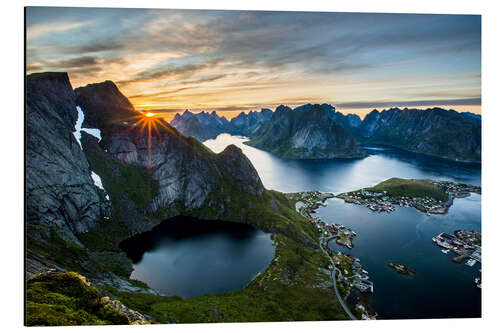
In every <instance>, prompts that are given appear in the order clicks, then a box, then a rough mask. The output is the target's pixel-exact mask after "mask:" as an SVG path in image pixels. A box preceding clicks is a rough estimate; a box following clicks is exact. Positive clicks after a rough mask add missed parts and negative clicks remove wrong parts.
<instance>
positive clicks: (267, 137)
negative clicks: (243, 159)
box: [247, 104, 366, 159]
mask: <svg viewBox="0 0 500 333" xmlns="http://www.w3.org/2000/svg"><path fill="white" fill-rule="evenodd" d="M259 133H260V134H259V135H256V136H255V137H254V138H252V140H251V141H249V142H248V143H247V144H248V145H251V146H254V147H257V148H261V149H264V150H268V151H271V152H273V153H276V154H278V155H280V156H283V157H287V158H297V159H332V158H357V157H362V156H365V155H366V153H365V152H364V150H363V149H362V148H361V146H360V145H359V143H358V142H357V140H356V139H355V138H354V137H353V136H352V135H351V134H350V133H349V132H348V131H347V130H345V129H344V128H343V127H341V126H340V125H338V124H337V123H336V122H335V121H334V120H333V119H331V118H330V117H329V116H328V115H327V113H326V112H325V110H324V109H323V107H322V106H320V105H318V104H316V105H312V106H311V107H307V108H299V109H295V110H291V109H290V108H288V107H285V106H280V107H278V108H277V109H276V112H274V114H273V115H272V118H271V121H270V122H269V123H268V124H267V125H265V127H264V128H262V129H261V130H260V132H259Z"/></svg>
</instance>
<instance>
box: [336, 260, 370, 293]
mask: <svg viewBox="0 0 500 333" xmlns="http://www.w3.org/2000/svg"><path fill="white" fill-rule="evenodd" d="M332 258H333V260H334V262H335V264H336V267H338V268H339V271H338V273H339V279H340V281H341V282H343V283H345V284H347V285H349V287H351V288H352V287H354V288H358V289H359V290H360V291H362V292H370V293H373V282H371V281H369V280H370V276H369V275H368V272H367V271H365V270H364V269H363V267H362V266H361V263H360V262H359V259H358V258H355V257H352V256H350V255H348V254H345V253H342V252H340V251H339V252H337V253H336V254H333V255H332ZM342 263H343V265H342ZM346 265H347V266H346Z"/></svg>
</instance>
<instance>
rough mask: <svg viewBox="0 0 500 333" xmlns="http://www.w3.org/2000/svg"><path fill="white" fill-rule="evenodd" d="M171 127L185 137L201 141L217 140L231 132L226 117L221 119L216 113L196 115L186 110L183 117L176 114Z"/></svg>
mask: <svg viewBox="0 0 500 333" xmlns="http://www.w3.org/2000/svg"><path fill="white" fill-rule="evenodd" d="M170 125H172V126H173V127H175V128H176V129H177V130H178V131H179V132H181V133H182V134H183V135H184V136H192V137H194V138H196V139H198V140H200V141H205V140H208V139H215V138H216V137H217V135H219V134H221V133H224V132H230V131H231V125H230V123H229V121H228V120H227V119H226V118H225V117H219V116H218V115H217V114H216V113H215V111H213V112H212V113H208V112H205V111H203V112H200V113H197V114H194V113H192V112H190V111H189V110H186V111H184V113H183V114H182V115H181V114H176V115H175V117H174V119H172V121H170Z"/></svg>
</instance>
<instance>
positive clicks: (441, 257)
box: [204, 134, 481, 318]
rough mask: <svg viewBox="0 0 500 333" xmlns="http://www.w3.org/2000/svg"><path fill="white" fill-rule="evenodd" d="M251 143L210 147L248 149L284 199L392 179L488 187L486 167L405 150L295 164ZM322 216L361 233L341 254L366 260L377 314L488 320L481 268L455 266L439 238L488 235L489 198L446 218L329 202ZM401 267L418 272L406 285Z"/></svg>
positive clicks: (229, 140)
mask: <svg viewBox="0 0 500 333" xmlns="http://www.w3.org/2000/svg"><path fill="white" fill-rule="evenodd" d="M244 141H246V139H245V138H243V137H236V136H231V135H228V134H222V135H219V136H218V137H217V139H215V140H208V141H205V142H204V143H205V145H206V146H208V147H209V148H211V149H212V150H213V151H215V152H220V151H222V150H223V149H224V148H225V147H226V146H227V145H229V144H235V145H237V146H238V147H240V148H241V149H242V150H243V152H244V153H245V155H246V156H247V157H248V158H249V159H250V160H251V162H252V164H253V165H254V166H255V168H256V169H257V171H258V173H259V176H260V177H261V179H262V181H263V183H264V186H265V187H266V188H268V189H274V190H278V191H283V192H296V191H305V190H319V191H327V192H333V193H340V192H346V191H351V190H356V189H359V188H363V187H368V186H372V185H375V184H377V183H379V182H380V181H383V180H385V179H387V178H391V177H402V178H413V179H427V178H430V179H440V180H453V181H457V182H463V183H468V184H474V185H481V167H480V165H476V164H465V163H456V162H453V161H447V160H442V159H439V158H434V157H428V156H424V155H420V154H413V153H409V152H405V151H401V150H398V149H392V148H384V147H366V150H367V152H368V154H369V156H368V157H366V158H363V159H357V160H330V161H324V160H322V161H320V160H288V159H282V158H279V157H276V156H274V155H272V154H269V153H267V152H264V151H261V150H258V149H255V148H252V147H249V146H246V145H245V144H243V142H244ZM327 203H328V205H327V206H326V207H322V208H320V209H319V210H318V211H317V214H316V215H317V216H318V217H320V218H322V219H323V220H324V221H325V222H326V223H329V224H331V223H341V224H343V225H345V226H347V227H350V228H352V229H353V230H354V231H356V232H357V236H356V237H355V239H354V245H355V247H354V249H352V250H348V249H346V248H337V247H336V246H335V245H334V243H330V246H331V247H332V249H334V250H342V251H344V252H347V253H350V254H352V255H354V256H356V257H358V258H359V259H360V260H361V263H362V264H363V266H364V267H365V269H366V270H367V271H368V272H369V275H370V279H371V280H372V281H373V283H374V289H375V290H374V294H373V298H372V301H373V307H374V309H375V310H376V311H377V312H378V314H379V315H380V317H383V318H445V317H447V318H450V317H478V316H480V315H481V289H479V288H477V287H476V285H475V283H474V278H476V277H480V274H481V273H480V272H479V268H480V265H479V264H476V265H475V266H474V267H469V266H466V265H465V264H463V263H462V264H456V263H454V262H452V261H451V258H452V257H453V255H452V253H451V252H450V253H448V254H443V253H442V252H441V250H440V248H439V247H437V246H436V245H435V244H434V243H433V242H432V240H431V238H432V237H433V236H435V235H437V234H439V233H441V232H447V233H452V232H453V231H454V230H457V229H468V230H470V229H474V230H476V231H481V196H480V195H477V194H472V195H471V196H470V197H468V198H463V199H457V200H455V202H454V204H453V206H452V207H451V208H450V210H449V212H448V214H446V215H431V216H427V215H425V214H422V213H420V212H418V211H417V210H415V209H413V208H403V207H397V208H396V211H395V212H393V213H391V214H386V213H374V212H371V211H370V210H369V209H367V208H366V207H363V206H357V205H351V204H345V203H344V202H343V201H341V200H339V199H330V200H328V202H327ZM390 260H394V261H398V262H402V263H404V264H406V265H408V266H409V267H411V268H414V269H415V270H416V271H417V274H416V275H415V276H414V277H411V278H406V277H404V276H402V275H399V274H397V273H396V272H395V271H393V270H391V269H389V268H388V267H387V266H386V264H387V262H388V261H390Z"/></svg>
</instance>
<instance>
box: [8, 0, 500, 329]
mask: <svg viewBox="0 0 500 333" xmlns="http://www.w3.org/2000/svg"><path fill="white" fill-rule="evenodd" d="M27 5H32V6H47V5H49V6H87V7H117V6H120V7H141V8H148V7H149V8H198V9H242V10H245V9H248V10H250V9H254V10H301V11H337V12H341V11H347V12H390V13H397V12H401V13H443V14H444V13H446V14H482V15H483V18H482V23H483V29H482V37H483V38H482V44H483V52H482V57H483V60H482V87H483V90H482V103H483V105H482V116H483V146H482V147H483V153H482V155H483V164H482V166H483V175H482V179H483V195H482V207H483V214H482V231H483V247H484V249H483V265H482V267H483V274H482V275H483V289H482V290H483V318H482V319H458V320H457V319H456V320H392V321H388V320H386V321H377V322H367V321H364V322H293V323H262V324H205V325H199V324H196V325H194V324H190V325H169V326H166V325H154V326H148V327H140V328H139V327H128V326H127V327H125V326H114V327H75V328H71V330H74V331H75V332H76V331H78V332H88V331H90V330H92V331H95V330H97V331H101V332H102V331H104V330H106V331H107V332H111V331H112V332H120V331H125V330H126V331H129V332H131V331H132V330H134V332H137V331H138V330H139V331H141V332H144V331H156V332H158V331H160V330H162V331H165V330H169V331H171V332H175V333H178V332H179V333H184V332H194V331H198V332H199V331H203V332H234V331H235V330H236V331H238V332H240V333H245V332H255V331H259V332H261V331H262V332H264V331H265V332H277V331H278V332H281V331H285V330H286V331H287V333H288V332H303V331H304V330H307V331H309V332H313V331H315V332H325V331H328V332H332V331H338V332H357V331H370V332H392V331H395V332H396V331H397V332H420V331H422V330H427V331H429V332H434V331H438V330H443V331H445V332H451V331H453V332H466V331H469V332H479V331H484V332H489V331H493V330H495V331H498V326H500V312H499V311H500V305H499V302H500V293H499V290H500V271H499V268H498V267H499V262H500V260H499V259H500V258H499V255H500V251H499V244H500V232H499V231H500V228H499V225H500V219H499V214H498V213H497V211H498V210H499V209H500V205H499V204H497V203H496V202H495V201H496V200H499V199H500V195H498V194H497V192H498V190H499V188H500V186H499V185H500V183H499V181H498V179H499V178H498V176H497V174H498V172H499V171H500V165H499V164H498V160H499V149H498V143H499V142H500V141H499V133H500V126H499V123H500V117H499V115H500V107H499V106H500V105H499V102H498V100H499V99H500V91H499V84H498V79H497V78H498V76H499V74H500V73H499V62H500V56H499V52H498V50H499V44H500V43H499V41H500V38H499V33H500V24H499V21H500V16H499V11H498V8H499V5H498V2H496V1H480V0H475V1H471V0H469V1H458V0H454V1H453V0H450V1H448V0H429V1H427V0H418V1H411V2H408V1H401V0H399V1H398V0H394V1H390V0H376V1H373V0H372V1H356V0H349V1H340V2H339V1H331V0H330V1H319V0H307V1H304V0H301V1H296V0H288V1H286V0H281V1H273V2H271V1H269V0H267V1H265V0H253V1H250V2H248V3H243V2H241V3H236V2H235V1H234V0H233V1H230V0H228V1H222V0H211V1H194V0H193V1H190V0H184V1H181V0H173V1H172V0H171V1H153V0H141V1H130V0H120V1H116V0H115V1H109V0H102V1H95V0H83V1H82V0H79V1H75V0H67V1H64V0H61V1H56V0H52V1H49V0H46V1H43V0H41V1H35V0H33V1H17V2H14V1H11V2H9V3H7V1H4V2H2V5H1V7H0V13H1V14H0V15H1V19H0V24H1V26H2V29H1V31H2V39H1V44H0V48H1V50H0V57H1V59H2V61H1V63H0V66H1V70H0V73H1V75H0V85H1V90H0V92H1V95H0V96H1V99H0V110H1V111H0V119H1V120H2V121H3V124H2V125H0V145H1V150H0V153H1V155H0V156H1V162H0V167H1V171H2V172H1V173H0V174H1V175H2V176H3V177H2V180H3V181H2V182H1V185H2V190H1V192H0V193H1V200H0V203H1V206H0V207H1V213H0V216H1V217H0V237H1V238H0V245H1V252H0V253H1V261H0V265H1V266H0V267H1V270H0V279H1V281H0V290H1V291H0V326H1V328H0V330H2V331H3V332H11V331H17V330H30V331H38V330H43V331H44V332H48V331H52V330H57V331H59V332H62V331H66V330H67V329H68V328H67V327H66V328H63V327H60V328H26V327H23V326H22V325H23V297H24V295H23V281H24V272H23V260H24V259H23V218H24V213H23V211H24V208H23V197H24V195H23V193H24V191H23V180H24V165H23V163H24V149H23V147H24V141H23V138H24V123H23V110H24V100H23V98H24V63H23V61H24V30H23V29H24V11H23V6H27ZM457 292H460V290H457ZM497 320H498V321H497ZM495 327H497V329H495Z"/></svg>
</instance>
